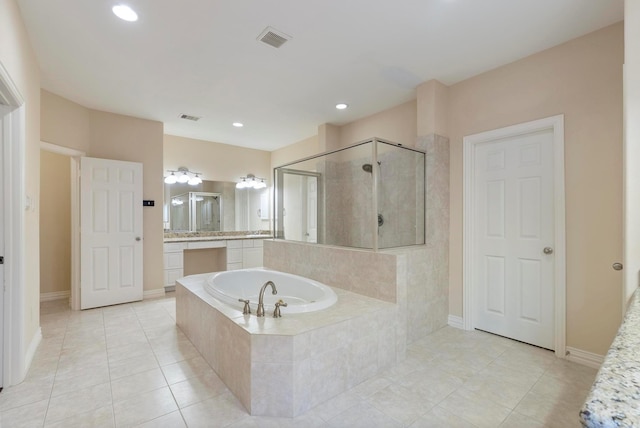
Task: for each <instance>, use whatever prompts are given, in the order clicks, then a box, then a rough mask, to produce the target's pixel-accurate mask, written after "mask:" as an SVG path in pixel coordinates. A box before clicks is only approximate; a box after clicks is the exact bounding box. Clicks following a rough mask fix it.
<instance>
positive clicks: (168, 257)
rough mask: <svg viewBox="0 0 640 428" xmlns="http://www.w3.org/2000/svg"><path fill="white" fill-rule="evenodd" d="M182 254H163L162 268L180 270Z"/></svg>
mask: <svg viewBox="0 0 640 428" xmlns="http://www.w3.org/2000/svg"><path fill="white" fill-rule="evenodd" d="M183 258H184V257H183V253H182V251H180V252H179V253H164V268H165V269H182V267H183Z"/></svg>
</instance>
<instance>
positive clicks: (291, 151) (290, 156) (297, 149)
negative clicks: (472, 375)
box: [271, 135, 320, 171]
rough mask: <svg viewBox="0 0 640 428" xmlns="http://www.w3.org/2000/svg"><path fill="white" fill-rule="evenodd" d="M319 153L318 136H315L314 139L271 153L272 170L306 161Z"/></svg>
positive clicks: (310, 138)
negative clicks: (305, 159)
mask: <svg viewBox="0 0 640 428" xmlns="http://www.w3.org/2000/svg"><path fill="white" fill-rule="evenodd" d="M319 152H320V149H319V147H318V136H317V135H314V136H313V137H309V138H307V139H305V140H302V141H298V142H297V143H294V144H291V145H289V146H286V147H283V148H281V149H278V150H274V151H273V152H271V170H272V171H273V168H277V167H279V166H282V165H285V164H287V163H289V162H294V161H297V160H299V159H304V158H306V157H308V156H313V155H315V154H318V153H319Z"/></svg>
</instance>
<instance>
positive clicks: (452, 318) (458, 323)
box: [447, 315, 464, 330]
mask: <svg viewBox="0 0 640 428" xmlns="http://www.w3.org/2000/svg"><path fill="white" fill-rule="evenodd" d="M447 323H448V324H449V326H451V327H454V328H459V329H461V330H464V320H463V319H462V317H459V316H456V315H449V319H448V322H447Z"/></svg>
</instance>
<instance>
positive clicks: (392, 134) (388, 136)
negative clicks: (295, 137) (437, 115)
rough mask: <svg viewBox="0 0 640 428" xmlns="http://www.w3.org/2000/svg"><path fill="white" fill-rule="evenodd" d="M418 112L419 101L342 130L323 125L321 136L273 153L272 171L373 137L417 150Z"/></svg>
mask: <svg viewBox="0 0 640 428" xmlns="http://www.w3.org/2000/svg"><path fill="white" fill-rule="evenodd" d="M416 109H417V104H416V100H412V101H409V102H406V103H404V104H400V105H398V106H395V107H392V108H390V109H387V110H384V111H381V112H379V113H375V114H373V115H371V116H367V117H363V118H362V119H358V120H355V121H353V122H350V123H347V124H345V125H342V126H336V125H330V124H323V125H320V126H319V127H318V135H314V136H312V137H309V138H307V139H304V140H302V141H299V142H297V143H294V144H291V145H289V146H286V147H283V148H281V149H278V150H274V151H273V152H271V168H272V169H273V168H275V167H278V166H280V165H284V164H287V163H289V162H293V161H296V160H299V159H303V158H306V157H309V156H313V155H317V154H319V153H323V152H325V151H330V150H336V149H340V148H343V147H347V146H350V145H352V144H355V143H358V142H360V141H363V140H366V139H368V138H372V137H379V138H382V139H384V140H389V141H391V142H393V143H400V144H403V145H405V146H407V147H415V144H416V135H417V134H416V130H417V113H416ZM336 139H337V141H334V140H336Z"/></svg>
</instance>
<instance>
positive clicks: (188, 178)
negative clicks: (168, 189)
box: [164, 166, 202, 186]
mask: <svg viewBox="0 0 640 428" xmlns="http://www.w3.org/2000/svg"><path fill="white" fill-rule="evenodd" d="M167 172H169V173H170V174H169V175H167V176H166V177H165V178H164V182H165V183H167V184H174V183H182V184H184V183H187V184H190V185H191V186H197V185H198V184H200V183H202V178H200V176H201V175H202V173H201V172H193V171H189V168H186V167H184V166H181V167H180V168H178V169H177V170H174V169H168V170H167ZM176 173H178V175H176Z"/></svg>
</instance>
